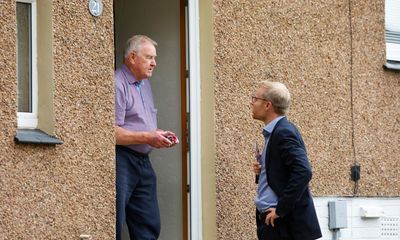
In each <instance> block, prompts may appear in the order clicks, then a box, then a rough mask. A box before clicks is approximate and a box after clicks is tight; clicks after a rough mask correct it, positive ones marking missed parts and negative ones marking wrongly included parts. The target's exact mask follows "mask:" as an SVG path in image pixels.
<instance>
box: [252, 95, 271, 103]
mask: <svg viewBox="0 0 400 240" xmlns="http://www.w3.org/2000/svg"><path fill="white" fill-rule="evenodd" d="M257 100H261V101H269V100H267V99H265V98H259V97H256V96H251V103H255V102H256V101H257Z"/></svg>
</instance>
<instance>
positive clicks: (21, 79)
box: [17, 2, 32, 112]
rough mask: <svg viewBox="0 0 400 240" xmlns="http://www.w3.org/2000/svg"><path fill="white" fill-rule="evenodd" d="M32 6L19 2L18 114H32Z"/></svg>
mask: <svg viewBox="0 0 400 240" xmlns="http://www.w3.org/2000/svg"><path fill="white" fill-rule="evenodd" d="M31 77H32V74H31V5H30V4H29V3H20V2H17V79H18V82H17V87H18V88H17V96H18V102H17V104H18V112H32V100H31V92H32V89H31V85H32V84H31V82H32V78H31Z"/></svg>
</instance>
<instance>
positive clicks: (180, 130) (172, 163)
mask: <svg viewBox="0 0 400 240" xmlns="http://www.w3.org/2000/svg"><path fill="white" fill-rule="evenodd" d="M185 26H186V24H185V1H184V0H163V1H157V0H114V33H115V65H116V67H119V66H120V65H121V64H122V59H123V50H124V47H125V43H126V40H127V39H128V38H129V37H131V36H132V35H135V34H143V35H147V36H149V37H150V38H152V39H153V40H155V41H156V42H157V43H158V47H157V59H156V60H157V67H156V69H155V71H154V73H153V77H152V78H151V79H150V83H151V85H152V88H153V94H154V100H155V104H156V107H157V109H158V127H159V128H161V129H165V130H171V131H173V132H175V133H176V135H177V136H178V137H179V139H180V140H181V143H180V144H179V145H177V146H175V147H174V148H170V149H162V150H160V149H155V150H153V152H152V153H151V154H150V159H151V162H152V164H153V167H154V169H155V171H156V174H157V184H158V202H159V206H160V214H161V235H160V238H159V239H160V240H170V239H174V240H179V239H188V235H189V233H188V231H189V224H188V219H189V216H188V212H189V211H188V194H189V193H188V189H187V186H188V175H187V173H188V171H189V169H188V164H187V160H188V157H187V151H188V150H187V130H186V129H187V126H188V124H187V103H186V102H187V84H186V82H187V80H186V66H187V64H186V27H185ZM124 230H125V231H124V233H123V236H124V238H123V239H129V233H128V231H127V229H126V228H125V229H124Z"/></svg>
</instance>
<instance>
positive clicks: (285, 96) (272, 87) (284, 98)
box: [261, 81, 290, 115]
mask: <svg viewBox="0 0 400 240" xmlns="http://www.w3.org/2000/svg"><path fill="white" fill-rule="evenodd" d="M261 87H263V88H265V91H264V92H263V93H262V97H263V98H265V99H266V100H268V101H271V103H272V106H273V107H274V110H275V112H276V113H277V114H279V115H286V114H287V113H288V111H289V106H290V92H289V90H288V89H287V87H286V86H285V84H283V83H280V82H270V81H264V82H262V86H261Z"/></svg>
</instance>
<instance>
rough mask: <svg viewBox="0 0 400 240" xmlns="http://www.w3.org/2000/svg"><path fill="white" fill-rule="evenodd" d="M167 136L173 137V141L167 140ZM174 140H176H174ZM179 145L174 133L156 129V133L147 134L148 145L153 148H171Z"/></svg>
mask: <svg viewBox="0 0 400 240" xmlns="http://www.w3.org/2000/svg"><path fill="white" fill-rule="evenodd" d="M168 136H173V137H174V138H173V139H171V140H170V139H168ZM174 139H176V140H174ZM177 143H179V140H178V138H177V137H176V136H175V133H173V132H170V131H164V130H161V129H157V130H156V131H152V132H149V145H150V146H152V147H155V148H167V147H173V146H174V145H176V144H177Z"/></svg>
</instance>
